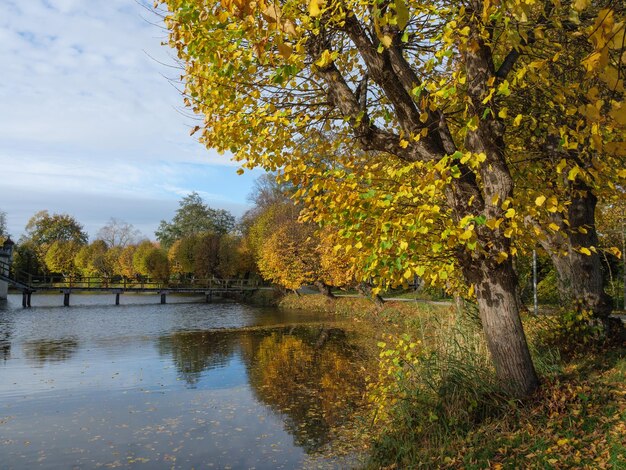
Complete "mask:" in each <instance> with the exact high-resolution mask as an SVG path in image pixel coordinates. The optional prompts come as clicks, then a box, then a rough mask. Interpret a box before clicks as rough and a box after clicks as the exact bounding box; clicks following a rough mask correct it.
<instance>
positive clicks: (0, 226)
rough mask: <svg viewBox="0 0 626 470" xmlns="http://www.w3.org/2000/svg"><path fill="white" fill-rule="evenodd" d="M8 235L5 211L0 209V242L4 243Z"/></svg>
mask: <svg viewBox="0 0 626 470" xmlns="http://www.w3.org/2000/svg"><path fill="white" fill-rule="evenodd" d="M8 236H9V232H7V213H6V212H4V211H0V244H1V243H4V241H5V240H6V239H7V237H8Z"/></svg>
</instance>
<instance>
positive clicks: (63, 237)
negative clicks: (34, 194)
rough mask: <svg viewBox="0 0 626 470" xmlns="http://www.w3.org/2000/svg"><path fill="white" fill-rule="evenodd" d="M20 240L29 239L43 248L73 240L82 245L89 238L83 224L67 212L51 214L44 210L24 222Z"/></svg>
mask: <svg viewBox="0 0 626 470" xmlns="http://www.w3.org/2000/svg"><path fill="white" fill-rule="evenodd" d="M25 230H26V231H25V234H24V235H23V236H22V238H21V240H20V241H26V240H27V241H30V242H32V243H33V244H34V245H35V246H38V247H41V248H43V249H45V248H47V246H49V245H50V244H52V243H54V242H74V243H77V244H79V245H84V244H86V243H87V240H88V239H89V237H88V235H87V232H85V231H84V230H83V226H82V225H81V224H80V223H78V221H77V220H76V219H75V218H74V217H72V216H71V215H68V214H52V215H50V213H49V212H48V211H46V210H43V211H39V212H37V213H36V214H35V215H33V216H32V217H31V218H30V219H29V220H28V223H27V224H26V229H25Z"/></svg>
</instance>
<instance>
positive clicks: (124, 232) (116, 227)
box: [96, 217, 144, 248]
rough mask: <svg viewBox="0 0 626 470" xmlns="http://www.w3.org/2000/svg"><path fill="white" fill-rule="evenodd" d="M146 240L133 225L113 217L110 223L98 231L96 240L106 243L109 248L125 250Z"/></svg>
mask: <svg viewBox="0 0 626 470" xmlns="http://www.w3.org/2000/svg"><path fill="white" fill-rule="evenodd" d="M142 238H144V237H143V236H142V234H141V232H140V231H139V230H137V229H136V228H135V227H134V226H133V224H129V223H127V222H124V221H123V220H119V219H116V218H115V217H111V218H110V219H109V222H107V224H106V225H105V226H104V227H102V228H101V229H100V230H98V233H97V234H96V240H102V241H104V242H105V243H106V244H107V246H108V247H110V248H112V247H118V246H119V247H121V248H125V247H126V246H127V245H132V244H134V243H138V242H139V241H140V240H141V239H142Z"/></svg>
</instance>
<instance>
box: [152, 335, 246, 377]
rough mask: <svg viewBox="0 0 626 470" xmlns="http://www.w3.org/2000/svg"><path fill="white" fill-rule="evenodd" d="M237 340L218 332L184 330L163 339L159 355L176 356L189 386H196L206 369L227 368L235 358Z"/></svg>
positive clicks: (233, 336) (181, 375)
mask: <svg viewBox="0 0 626 470" xmlns="http://www.w3.org/2000/svg"><path fill="white" fill-rule="evenodd" d="M236 343H237V337H236V336H235V335H234V334H232V333H222V332H214V331H180V332H176V333H173V334H171V335H167V336H162V337H160V338H159V343H158V347H159V354H160V355H162V356H172V361H173V362H174V364H175V366H176V369H177V370H178V373H179V375H180V377H181V378H182V379H184V380H185V381H186V382H187V384H189V385H191V386H195V385H196V384H197V383H198V381H199V380H200V377H201V375H202V373H203V372H204V371H206V370H210V369H216V368H219V367H223V366H225V365H226V364H227V362H228V360H229V358H230V357H231V356H232V354H233V351H234V349H235V346H236Z"/></svg>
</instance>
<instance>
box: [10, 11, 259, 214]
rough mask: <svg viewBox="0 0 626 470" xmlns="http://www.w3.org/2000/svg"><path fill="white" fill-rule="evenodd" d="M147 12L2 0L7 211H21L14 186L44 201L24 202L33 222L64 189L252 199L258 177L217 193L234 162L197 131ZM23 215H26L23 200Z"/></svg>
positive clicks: (239, 202) (93, 193)
mask: <svg viewBox="0 0 626 470" xmlns="http://www.w3.org/2000/svg"><path fill="white" fill-rule="evenodd" d="M147 5H148V8H147V9H146V8H145V7H144V6H142V5H141V4H139V3H138V2H136V1H134V0H92V1H88V2H87V1H85V0H27V1H25V0H3V1H1V2H0V44H2V47H0V63H2V64H3V71H2V75H1V78H0V103H2V105H1V106H0V168H2V175H3V176H2V178H0V210H3V211H6V212H7V213H8V215H9V220H11V219H12V217H11V215H12V213H13V212H14V210H15V211H17V210H18V208H17V206H16V205H15V204H18V202H16V200H15V199H14V198H7V197H4V194H6V193H8V192H9V191H15V192H22V193H27V192H29V191H31V192H32V194H36V195H37V198H38V199H37V198H22V200H28V201H31V202H32V207H30V210H31V215H32V213H34V212H35V211H36V210H40V209H43V208H46V206H45V203H46V199H48V200H54V201H57V202H61V201H62V200H63V198H58V200H57V197H58V195H60V194H65V193H71V194H73V195H74V196H75V197H80V196H79V195H80V194H85V195H88V197H91V198H95V197H99V198H101V200H104V199H102V198H106V197H107V196H111V197H117V196H121V197H124V198H129V199H132V198H135V199H142V200H143V199H145V200H148V199H152V200H154V201H162V200H170V201H173V200H175V199H176V198H177V197H178V196H180V195H183V194H188V193H189V192H190V191H192V190H197V191H198V192H199V193H201V194H203V195H206V196H207V199H213V200H216V201H222V202H224V203H226V204H232V205H233V207H239V206H240V205H241V207H243V204H245V195H246V193H247V192H248V188H249V184H250V178H247V179H245V178H243V179H240V180H236V179H232V181H233V183H231V186H233V185H234V186H237V185H240V188H238V190H236V189H237V188H230V189H231V190H230V191H229V195H227V196H225V195H224V194H223V193H219V192H217V191H216V188H218V187H219V184H218V183H219V181H217V180H219V179H220V177H219V175H220V174H221V173H220V172H225V173H224V174H227V175H230V174H231V172H233V171H234V168H233V167H234V166H235V164H234V163H233V162H231V161H230V160H229V159H228V158H227V157H225V156H219V155H217V153H216V152H213V151H207V150H206V149H204V148H203V147H202V146H201V145H200V144H199V143H197V142H196V141H194V139H193V138H191V137H190V136H189V129H190V127H191V126H192V125H195V122H194V121H193V119H191V118H190V117H185V116H184V114H185V111H183V110H182V98H181V97H180V95H179V94H178V92H177V91H176V90H175V88H174V87H173V86H172V85H171V84H170V83H169V82H168V80H167V79H166V78H164V76H163V75H169V76H172V77H177V76H178V75H179V71H178V70H175V69H172V68H170V67H167V66H165V65H163V64H162V63H166V64H174V61H173V59H172V58H171V52H170V51H169V50H168V49H167V48H166V47H163V46H161V45H160V43H161V41H163V40H165V39H166V32H165V31H164V30H163V29H161V28H159V27H158V26H157V25H154V24H150V22H153V23H154V22H159V21H160V20H159V18H158V17H157V16H156V15H155V14H154V13H153V12H152V11H151V10H150V9H149V7H150V4H147ZM181 111H182V112H181ZM189 165H195V166H194V167H193V168H190V167H189ZM200 176H202V177H204V178H205V179H206V181H207V183H206V184H211V185H212V187H210V188H209V187H204V186H203V185H204V181H205V180H203V179H201V178H200ZM228 178H230V176H228ZM216 181H217V182H216ZM229 181H230V180H229ZM9 183H10V184H9ZM3 193H4V194H3ZM37 201H41V204H39V205H37V204H36V202H37ZM12 204H14V205H12ZM241 207H239V208H241ZM51 209H52V208H51ZM19 210H20V211H26V210H28V209H27V208H26V206H25V204H24V203H23V202H19ZM62 211H64V212H70V210H69V209H68V210H62ZM112 215H113V216H117V214H116V213H109V214H107V215H106V216H104V215H103V217H105V218H104V219H103V220H102V222H103V223H104V222H106V220H107V219H108V217H110V216H112ZM137 218H140V215H137ZM161 218H167V217H166V216H162V217H161ZM13 219H15V217H13ZM18 219H19V220H20V222H21V220H22V219H23V216H20V217H18ZM128 221H129V222H131V223H133V221H132V220H128ZM156 222H157V223H158V221H156Z"/></svg>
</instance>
